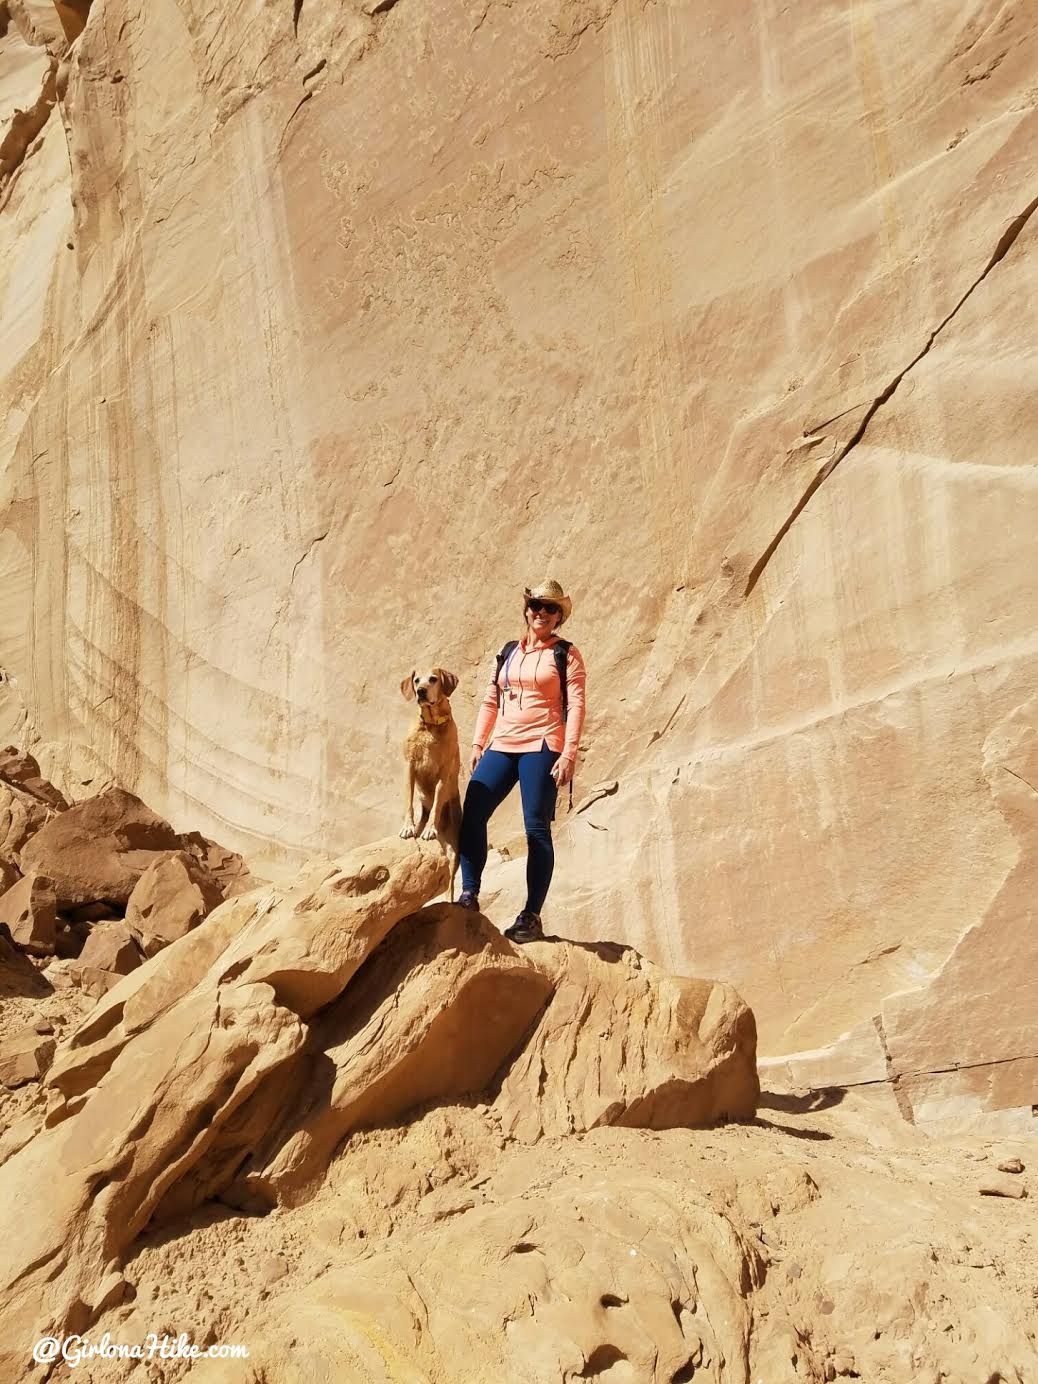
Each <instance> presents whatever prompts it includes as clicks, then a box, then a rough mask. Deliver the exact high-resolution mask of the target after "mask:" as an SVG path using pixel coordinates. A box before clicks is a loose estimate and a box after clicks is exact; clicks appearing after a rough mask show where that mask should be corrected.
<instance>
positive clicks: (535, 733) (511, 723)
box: [472, 636, 587, 759]
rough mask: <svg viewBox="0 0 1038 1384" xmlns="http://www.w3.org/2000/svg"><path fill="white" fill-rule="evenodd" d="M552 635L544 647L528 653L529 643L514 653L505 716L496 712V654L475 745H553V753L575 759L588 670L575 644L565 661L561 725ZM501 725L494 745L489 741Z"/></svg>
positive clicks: (504, 668)
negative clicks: (564, 703) (564, 714)
mask: <svg viewBox="0 0 1038 1384" xmlns="http://www.w3.org/2000/svg"><path fill="white" fill-rule="evenodd" d="M555 642H556V638H555V637H554V636H553V637H552V638H550V639H549V640H548V642H547V643H546V644H545V645H544V646H543V647H542V648H539V649H535V650H527V649H526V648H525V647H524V646H525V643H526V641H525V640H524V641H523V643H522V644H519V645H518V646H517V647H516V648H514V649H513V650H512V653H511V656H510V657H509V658H508V659H507V660H506V662H505V663H503V664H502V665H501V692H502V703H501V712H500V714H499V713H498V709H497V688H496V687H495V686H494V668H495V667H496V666H497V655H496V653H495V655H494V662H493V666H492V667H491V669H490V680H489V682H488V683H487V690H486V695H485V696H484V698H483V702H482V705H481V706H480V708H479V714H478V715H477V717H476V729H475V732H474V734H473V736H472V743H473V745H476V746H478V747H479V748H480V749H485V748H492V749H495V750H508V751H511V752H512V753H514V752H516V751H518V750H539V749H540V748H541V742H542V741H544V740H546V741H547V742H548V748H549V750H561V751H562V755H563V756H564V757H565V758H566V759H575V758H576V754H577V746H578V745H579V744H580V732H581V731H582V730H583V728H584V684H585V681H586V679H587V670H586V668H585V667H584V660H583V658H581V656H580V653H579V651H578V650H577V648H576V646H575V645H573V646H571V648H570V651H569V654H568V656H567V661H566V700H567V702H568V708H567V709H568V712H569V715H568V716H567V718H566V723H565V726H563V721H562V688H561V687H560V686H559V675H558V672H557V671H556V668H555V656H554V655H553V653H552V645H553V644H555ZM495 722H497V730H496V732H495V733H494V735H493V737H492V739H491V740H490V744H489V745H488V737H489V736H490V732H491V730H493V728H494V723H495Z"/></svg>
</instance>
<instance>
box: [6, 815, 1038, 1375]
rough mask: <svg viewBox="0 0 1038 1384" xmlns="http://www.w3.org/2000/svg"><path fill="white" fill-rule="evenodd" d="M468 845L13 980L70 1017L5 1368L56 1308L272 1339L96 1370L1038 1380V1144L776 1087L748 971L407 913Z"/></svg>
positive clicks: (10, 1135) (45, 1006)
mask: <svg viewBox="0 0 1038 1384" xmlns="http://www.w3.org/2000/svg"><path fill="white" fill-rule="evenodd" d="M380 862H382V863H380ZM443 868H444V866H443V863H442V858H441V857H440V856H439V854H438V852H437V851H436V848H435V847H428V848H422V847H419V846H417V845H404V844H403V843H400V842H399V841H395V840H394V841H389V842H380V843H373V845H372V846H371V847H368V848H365V849H364V850H363V851H361V852H357V853H355V854H354V856H353V857H350V858H347V859H346V860H344V861H342V862H339V863H338V864H337V865H335V866H332V867H328V866H320V867H314V868H313V869H312V870H311V871H309V872H306V873H304V876H302V877H300V879H299V880H297V881H296V882H295V885H294V886H293V887H291V888H285V889H271V888H269V887H267V888H264V889H259V890H256V891H254V892H253V893H251V894H244V895H242V896H240V897H235V898H232V899H231V900H229V901H228V902H227V903H225V904H223V905H221V906H220V907H219V908H218V909H217V910H216V911H215V912H214V913H213V914H212V915H211V917H210V918H209V919H208V920H204V921H200V922H198V923H197V924H196V925H195V926H194V927H193V928H192V929H191V930H190V932H189V933H188V934H187V935H185V936H183V937H181V938H180V939H179V940H178V941H176V942H174V943H172V944H171V945H169V946H167V947H165V948H164V949H163V950H162V951H161V952H160V953H158V954H156V955H155V956H153V957H152V958H150V959H146V960H144V961H143V962H142V964H141V965H140V966H138V967H136V968H135V969H134V971H133V972H132V973H131V974H129V975H127V976H126V977H123V978H117V979H116V980H115V984H114V986H113V988H112V989H110V990H107V991H106V993H104V994H103V995H102V996H101V997H100V998H98V999H96V1000H95V998H94V997H93V996H91V995H89V994H87V993H86V992H84V991H83V990H82V989H81V988H78V987H67V988H63V989H60V990H56V991H54V992H53V993H51V994H48V995H45V996H42V997H41V996H35V995H24V994H23V995H20V996H18V995H15V996H11V997H8V998H6V999H5V1000H4V1001H3V1004H2V1006H0V1025H2V1028H0V1038H5V1037H6V1036H7V1035H9V1034H10V1033H12V1032H18V1031H25V1030H26V1029H28V1028H32V1029H34V1031H38V1029H39V1028H41V1027H42V1028H43V1029H50V1030H52V1032H51V1033H50V1034H48V1035H46V1036H49V1037H52V1038H53V1039H54V1040H55V1042H56V1045H57V1050H56V1053H55V1055H54V1056H53V1058H52V1060H51V1061H50V1066H49V1070H48V1071H47V1072H46V1073H45V1075H44V1077H43V1079H42V1081H39V1082H37V1081H28V1082H25V1083H23V1084H21V1085H19V1086H17V1087H16V1088H15V1089H13V1090H10V1091H4V1092H3V1093H2V1095H0V1195H2V1196H3V1197H4V1198H5V1201H6V1203H7V1204H9V1205H12V1204H18V1205H21V1206H22V1207H23V1212H24V1214H25V1226H24V1234H23V1236H21V1237H19V1240H18V1242H17V1243H14V1242H11V1243H8V1244H7V1245H6V1247H5V1248H4V1250H3V1255H2V1257H3V1264H2V1267H3V1269H4V1275H3V1279H4V1282H5V1283H6V1285H7V1286H6V1289H2V1290H0V1297H2V1301H3V1306H4V1313H5V1318H6V1320H7V1321H8V1322H9V1324H10V1326H11V1328H12V1331H11V1334H13V1335H14V1336H19V1338H20V1336H25V1337H26V1345H25V1350H24V1352H21V1353H19V1350H17V1349H14V1350H12V1346H13V1344H14V1342H13V1341H12V1340H11V1339H8V1340H7V1342H6V1343H5V1347H6V1354H5V1355H4V1357H3V1362H2V1366H0V1378H2V1379H3V1380H4V1384H6V1382H7V1380H11V1381H15V1380H27V1379H34V1378H42V1377H43V1373H42V1372H41V1371H40V1370H33V1369H30V1368H29V1363H28V1349H29V1347H30V1346H31V1340H30V1339H29V1338H33V1339H35V1337H37V1336H39V1335H41V1334H47V1333H51V1334H54V1335H58V1336H61V1335H65V1336H67V1335H70V1334H71V1335H74V1336H76V1337H81V1338H83V1339H82V1341H80V1345H81V1347H83V1348H85V1347H87V1346H88V1345H89V1344H91V1343H92V1344H94V1345H97V1344H99V1343H103V1342H105V1341H106V1340H107V1341H108V1343H109V1344H110V1345H111V1344H114V1345H120V1344H121V1345H124V1346H133V1345H134V1344H137V1343H139V1344H140V1345H142V1346H145V1347H146V1346H147V1344H148V1341H149V1335H150V1333H155V1335H156V1337H157V1338H159V1339H160V1340H161V1338H163V1337H166V1338H168V1341H167V1343H166V1348H167V1351H169V1350H172V1349H173V1346H174V1343H175V1342H176V1341H177V1339H178V1338H179V1337H180V1336H181V1335H182V1334H183V1335H184V1336H185V1337H186V1338H187V1340H188V1341H189V1342H191V1343H194V1344H196V1345H198V1346H200V1347H203V1348H205V1347H208V1346H210V1345H221V1344H223V1345H244V1346H245V1347H247V1349H248V1351H249V1357H248V1359H247V1360H238V1361H230V1360H207V1359H200V1360H197V1361H194V1362H189V1361H187V1360H185V1359H183V1358H180V1359H176V1358H161V1357H153V1358H150V1359H143V1360H133V1359H124V1360H119V1359H113V1358H108V1359H97V1358H94V1359H90V1358H86V1359H81V1360H80V1361H79V1363H77V1364H75V1365H73V1364H72V1363H69V1362H64V1363H58V1364H56V1365H55V1366H53V1368H52V1369H51V1372H50V1374H49V1375H48V1376H47V1377H49V1378H52V1379H55V1380H60V1379H69V1380H71V1379H75V1380H77V1381H80V1382H81V1384H84V1382H85V1384H102V1382H104V1384H108V1381H115V1380H132V1381H138V1380H139V1381H145V1380H149V1381H157V1382H161V1384H167V1382H168V1384H172V1381H175V1380H179V1379H182V1378H185V1377H186V1376H187V1375H189V1374H190V1375H192V1376H196V1377H197V1378H198V1379H199V1380H200V1381H205V1380H222V1381H242V1382H243V1384H244V1382H245V1381H249V1382H250V1384H273V1382H274V1381H278V1382H279V1384H280V1382H281V1381H286V1384H295V1382H296V1381H298V1384H302V1381H304V1380H305V1381H308V1382H309V1381H311V1380H329V1381H331V1380H349V1381H358V1384H359V1382H360V1381H364V1384H367V1382H368V1381H383V1380H384V1381H408V1384H417V1382H418V1381H435V1384H440V1381H443V1384H448V1382H451V1384H453V1381H465V1384H468V1382H469V1381H471V1384H483V1381H486V1380H488V1379H500V1380H506V1381H515V1384H520V1381H523V1384H525V1381H530V1380H535V1381H542V1380H543V1381H545V1384H547V1382H548V1381H556V1380H576V1379H589V1378H605V1379H608V1380H609V1381H622V1380H630V1381H647V1382H648V1381H651V1384H656V1381H660V1382H661V1384H662V1382H664V1381H665V1382H666V1384H680V1381H684V1380H691V1379H696V1380H700V1379H702V1380H704V1381H706V1380H710V1381H716V1382H717V1384H728V1381H739V1384H750V1382H751V1381H753V1384H787V1382H788V1384H793V1381H828V1380H833V1379H837V1378H859V1379H864V1380H868V1381H870V1382H871V1384H908V1381H912V1384H919V1382H924V1384H973V1381H976V1384H992V1381H1006V1382H1007V1384H1028V1381H1031V1380H1034V1379H1036V1378H1038V1341H1036V1322H1038V1307H1036V1301H1038V1297H1036V1295H1038V1235H1036V1217H1035V1215H1034V1209H1033V1208H1034V1204H1035V1203H1034V1197H1035V1195H1036V1191H1038V1184H1036V1183H1035V1181H1034V1172H1035V1169H1036V1168H1038V1143H1036V1141H1034V1140H1028V1139H1017V1140H1016V1141H1015V1142H1011V1141H1009V1140H1007V1139H1006V1138H1005V1137H1004V1136H1003V1137H1000V1138H998V1139H994V1138H990V1137H985V1136H984V1135H983V1133H980V1134H978V1133H976V1132H975V1131H973V1132H970V1133H969V1134H968V1135H964V1136H962V1137H961V1138H958V1139H955V1138H936V1137H933V1136H932V1135H928V1134H926V1133H924V1132H922V1131H921V1130H919V1129H917V1128H915V1127H913V1126H912V1125H911V1124H909V1123H906V1121H905V1120H904V1118H903V1116H902V1113H901V1111H900V1109H899V1107H898V1104H897V1102H896V1100H895V1098H894V1094H893V1093H892V1091H891V1089H890V1087H889V1086H887V1085H886V1084H885V1083H878V1084H877V1085H875V1086H873V1087H858V1088H852V1089H841V1088H837V1087H832V1088H824V1089H819V1090H814V1091H812V1090H807V1089H792V1088H790V1087H788V1086H787V1087H786V1088H784V1089H782V1088H780V1086H779V1084H778V1073H777V1072H776V1071H775V1070H774V1069H768V1070H767V1072H766V1076H765V1089H764V1090H762V1091H760V1092H759V1098H758V1091H757V1083H756V1078H755V1075H754V1070H753V1053H754V1047H753V1043H752V1036H753V1028H752V1016H750V1015H749V1012H748V1011H747V1010H746V1009H745V1007H744V1006H742V1004H741V1001H739V999H738V997H737V996H736V995H735V994H734V992H733V991H731V990H730V988H729V987H724V986H718V985H715V984H712V983H709V982H699V981H688V980H681V979H678V978H675V977H669V976H667V975H665V974H664V973H662V972H659V971H658V970H657V969H656V968H655V967H653V966H651V965H650V964H649V963H648V962H646V961H644V959H642V958H641V957H639V956H638V954H637V953H636V952H634V951H633V950H630V949H624V948H620V947H615V946H598V947H588V946H576V945H573V944H568V943H566V942H564V941H562V940H561V939H558V940H555V941H548V942H545V943H540V944H535V945H533V946H530V947H527V948H524V949H517V948H513V947H511V946H509V945H508V944H507V943H505V942H504V941H503V939H501V938H500V937H499V936H498V935H497V933H496V931H495V930H494V929H493V928H492V926H491V925H490V924H489V923H488V922H486V921H485V920H484V919H473V918H472V917H471V916H470V915H463V914H461V913H460V910H457V909H453V908H451V907H449V906H446V905H443V904H437V905H433V906H432V907H428V906H427V907H424V908H421V907H419V908H418V910H417V911H414V908H415V905H416V904H420V902H421V899H422V897H423V896H424V897H435V895H436V893H437V892H438V890H439V888H440V887H441V883H442V879H441V875H442V870H443ZM36 964H37V966H38V967H40V968H41V969H42V967H43V959H42V958H37V962H36ZM214 987H215V988H214ZM275 997H276V998H275ZM214 1002H215V1010H213V1008H212V1005H213V1003H214ZM300 1020H305V1025H303V1026H301V1025H300ZM205 1023H211V1024H212V1027H211V1029H209V1030H206V1029H205V1027H204V1025H205ZM178 1024H179V1027H178ZM748 1041H749V1046H747V1042H748ZM300 1043H301V1044H302V1046H300ZM499 1052H503V1053H506V1054H507V1056H506V1057H505V1059H504V1060H503V1061H502V1060H501V1058H500V1056H499ZM430 1095H431V1096H432V1098H431V1099H430V1098H429V1097H430ZM754 1111H755V1113H754ZM732 1116H734V1118H730V1117H732ZM369 1126H375V1127H374V1128H371V1127H369ZM667 1126H676V1127H667ZM683 1126H698V1127H683ZM340 1141H341V1142H340ZM246 1146H247V1151H248V1157H247V1158H246V1160H245V1161H244V1162H242V1161H241V1160H242V1158H243V1157H245V1150H246Z"/></svg>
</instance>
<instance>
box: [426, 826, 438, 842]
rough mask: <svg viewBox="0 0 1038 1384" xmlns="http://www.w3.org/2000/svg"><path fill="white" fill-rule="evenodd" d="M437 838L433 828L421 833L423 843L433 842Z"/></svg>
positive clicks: (436, 832)
mask: <svg viewBox="0 0 1038 1384" xmlns="http://www.w3.org/2000/svg"><path fill="white" fill-rule="evenodd" d="M438 836H439V832H438V831H437V830H436V828H435V827H426V828H425V830H424V831H423V832H422V840H423V841H435V840H436V839H437V837H438Z"/></svg>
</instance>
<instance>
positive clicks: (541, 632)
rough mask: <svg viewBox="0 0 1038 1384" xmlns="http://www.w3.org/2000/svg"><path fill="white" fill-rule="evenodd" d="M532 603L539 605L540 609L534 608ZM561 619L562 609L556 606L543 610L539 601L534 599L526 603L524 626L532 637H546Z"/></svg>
mask: <svg viewBox="0 0 1038 1384" xmlns="http://www.w3.org/2000/svg"><path fill="white" fill-rule="evenodd" d="M534 605H536V606H540V609H539V610H534V608H533V606H534ZM561 619H562V611H561V610H559V608H558V607H557V606H554V607H552V608H551V609H549V610H545V609H544V606H543V605H542V604H541V602H540V601H535V602H533V603H532V604H530V603H527V606H526V628H527V629H528V630H529V631H530V633H531V634H532V635H533V637H534V639H547V638H548V636H549V635H550V634H551V633H552V631H553V630H554V629H555V628H556V627H557V626H558V624H559V621H560V620H561Z"/></svg>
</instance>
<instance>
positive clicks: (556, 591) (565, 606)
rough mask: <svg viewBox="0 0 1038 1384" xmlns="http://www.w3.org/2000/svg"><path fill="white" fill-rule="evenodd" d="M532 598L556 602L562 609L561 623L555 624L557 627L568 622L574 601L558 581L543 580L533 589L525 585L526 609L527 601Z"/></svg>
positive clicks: (524, 603)
mask: <svg viewBox="0 0 1038 1384" xmlns="http://www.w3.org/2000/svg"><path fill="white" fill-rule="evenodd" d="M530 600H535V601H554V603H555V604H556V605H557V606H558V607H559V609H560V610H561V611H562V615H561V617H560V619H559V624H558V625H556V626H555V628H556V629H558V628H559V625H564V624H565V623H566V621H567V620H568V619H569V613H570V611H571V610H572V609H573V602H572V601H571V600H570V598H569V597H568V596H567V595H566V594H565V592H564V591H563V589H562V587H561V586H560V585H559V584H558V582H557V581H542V582H541V584H540V586H535V587H534V588H533V589H532V590H531V589H530V587H528V586H527V587H524V589H523V609H524V610H525V609H526V603H527V602H528V601H530Z"/></svg>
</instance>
